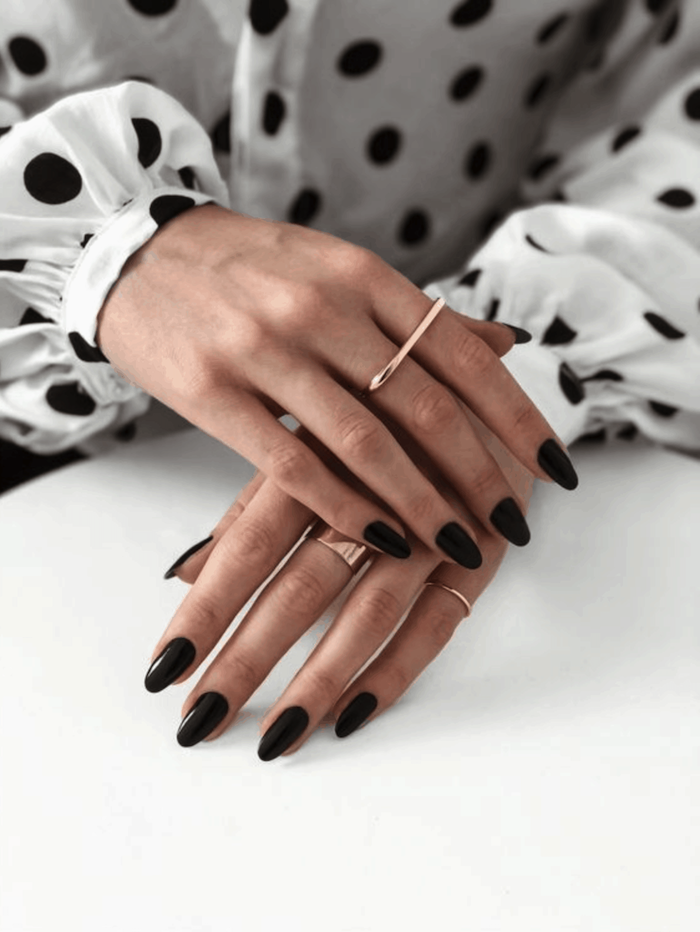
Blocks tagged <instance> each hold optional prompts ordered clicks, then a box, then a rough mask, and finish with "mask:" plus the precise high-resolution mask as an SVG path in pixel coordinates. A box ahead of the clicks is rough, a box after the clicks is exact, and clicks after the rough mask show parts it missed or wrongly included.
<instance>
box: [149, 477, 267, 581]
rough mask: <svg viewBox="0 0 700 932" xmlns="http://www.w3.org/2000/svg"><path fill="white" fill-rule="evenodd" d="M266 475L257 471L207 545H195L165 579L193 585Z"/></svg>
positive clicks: (168, 572)
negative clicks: (178, 580) (215, 548)
mask: <svg viewBox="0 0 700 932" xmlns="http://www.w3.org/2000/svg"><path fill="white" fill-rule="evenodd" d="M265 478H266V477H265V474H264V473H263V472H261V471H260V470H257V471H256V473H255V475H254V476H253V478H252V479H251V480H250V482H249V483H248V484H247V485H246V486H244V487H243V489H242V490H241V492H240V494H239V495H238V497H237V498H236V499H235V501H234V502H233V504H232V505H231V507H230V508H229V509H228V510H227V511H226V513H225V514H224V516H223V517H222V518H221V520H220V521H219V523H218V524H217V525H216V527H215V528H214V530H213V531H212V532H211V534H210V535H209V536H208V537H207V538H205V541H206V542H205V543H202V545H201V546H197V545H195V547H197V549H196V550H193V549H192V548H190V549H189V550H186V551H185V553H183V554H182V556H180V557H178V558H177V560H175V562H174V563H173V565H172V566H171V567H170V569H169V570H168V571H167V572H166V574H165V579H171V578H172V577H173V576H177V577H178V578H179V579H181V580H182V582H185V583H189V585H192V584H193V583H194V582H195V580H196V579H197V577H198V576H199V574H200V572H201V571H202V567H203V566H204V564H205V563H206V562H207V560H208V559H209V555H210V554H211V552H212V551H213V549H214V547H215V546H216V545H217V543H218V542H219V540H220V539H221V538H222V537H223V536H224V534H225V533H226V531H228V529H229V528H230V527H231V525H232V524H233V523H234V521H236V520H237V519H238V518H239V517H240V516H241V515H242V514H243V511H244V510H245V508H246V506H247V505H249V504H250V502H251V501H252V500H253V499H254V498H255V495H256V494H257V492H258V490H259V489H260V488H261V486H262V485H263V483H264V482H265Z"/></svg>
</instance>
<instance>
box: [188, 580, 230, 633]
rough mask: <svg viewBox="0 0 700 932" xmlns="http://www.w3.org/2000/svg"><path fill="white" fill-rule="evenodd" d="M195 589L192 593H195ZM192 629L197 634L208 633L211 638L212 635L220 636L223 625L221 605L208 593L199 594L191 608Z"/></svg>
mask: <svg viewBox="0 0 700 932" xmlns="http://www.w3.org/2000/svg"><path fill="white" fill-rule="evenodd" d="M194 591H195V590H194V589H193V590H192V592H193V593H194ZM191 612H192V614H191V618H192V622H191V627H192V629H193V630H196V631H197V632H201V633H204V632H206V633H207V634H208V635H209V636H210V637H211V635H212V633H214V634H215V635H217V636H218V632H219V630H220V628H221V623H222V620H223V619H222V611H221V604H220V602H217V600H216V599H215V598H214V596H213V595H211V594H208V593H206V592H200V593H198V594H197V598H196V601H195V603H194V605H192V608H191Z"/></svg>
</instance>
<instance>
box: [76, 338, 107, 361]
mask: <svg viewBox="0 0 700 932" xmlns="http://www.w3.org/2000/svg"><path fill="white" fill-rule="evenodd" d="M68 339H69V340H70V344H71V346H72V347H73V350H74V352H75V355H76V356H77V357H78V359H82V361H83V362H109V359H107V357H106V356H105V354H104V353H103V352H102V350H101V349H100V348H99V346H92V345H91V344H90V343H88V342H87V340H86V339H85V338H84V337H82V336H81V335H80V334H79V333H78V332H77V330H72V331H71V332H70V333H69V334H68Z"/></svg>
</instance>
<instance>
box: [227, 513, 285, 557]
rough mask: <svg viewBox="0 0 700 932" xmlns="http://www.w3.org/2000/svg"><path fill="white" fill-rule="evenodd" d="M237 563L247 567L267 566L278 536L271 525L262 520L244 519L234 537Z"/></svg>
mask: <svg viewBox="0 0 700 932" xmlns="http://www.w3.org/2000/svg"><path fill="white" fill-rule="evenodd" d="M233 539H234V541H235V550H236V554H235V558H236V561H238V560H241V559H242V560H244V561H245V563H246V565H248V566H251V565H259V564H263V565H266V564H267V563H268V562H269V561H270V559H271V558H272V556H273V554H274V552H275V548H276V545H277V535H276V534H275V532H274V531H273V529H272V527H271V526H270V525H269V524H266V523H265V522H264V521H260V520H250V519H248V520H246V519H242V520H241V522H240V524H238V526H237V527H236V530H235V534H234V535H233Z"/></svg>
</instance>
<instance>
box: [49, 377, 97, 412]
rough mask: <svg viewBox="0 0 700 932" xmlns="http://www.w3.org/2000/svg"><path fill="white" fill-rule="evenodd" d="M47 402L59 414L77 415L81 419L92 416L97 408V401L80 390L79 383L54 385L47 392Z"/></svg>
mask: <svg viewBox="0 0 700 932" xmlns="http://www.w3.org/2000/svg"><path fill="white" fill-rule="evenodd" d="M46 401H47V403H48V405H49V407H51V408H53V410H54V411H58V412H59V414H77V415H80V416H81V417H87V416H88V415H90V414H92V412H93V411H94V410H95V408H96V407H97V403H96V402H95V399H94V398H92V397H91V396H90V395H88V394H87V392H83V391H81V390H80V383H79V382H64V383H63V384H62V385H52V386H51V388H50V389H49V390H48V391H47V392H46Z"/></svg>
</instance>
